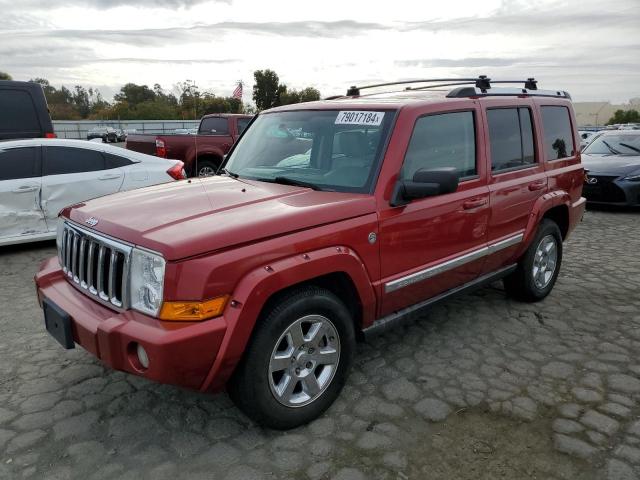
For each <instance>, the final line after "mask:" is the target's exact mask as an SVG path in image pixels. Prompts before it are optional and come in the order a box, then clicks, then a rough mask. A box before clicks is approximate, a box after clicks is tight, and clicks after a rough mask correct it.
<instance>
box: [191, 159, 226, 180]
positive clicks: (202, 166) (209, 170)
mask: <svg viewBox="0 0 640 480" xmlns="http://www.w3.org/2000/svg"><path fill="white" fill-rule="evenodd" d="M219 165H220V164H219V163H215V162H212V161H211V160H197V161H196V175H195V176H197V177H211V176H213V175H215V174H216V172H217V171H218V166H219Z"/></svg>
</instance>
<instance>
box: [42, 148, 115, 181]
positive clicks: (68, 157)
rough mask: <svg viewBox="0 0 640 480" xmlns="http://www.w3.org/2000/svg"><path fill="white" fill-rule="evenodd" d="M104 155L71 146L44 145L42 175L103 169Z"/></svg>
mask: <svg viewBox="0 0 640 480" xmlns="http://www.w3.org/2000/svg"><path fill="white" fill-rule="evenodd" d="M104 167H105V165H104V157H103V156H102V153H100V152H98V151H95V150H85V149H83V148H73V147H46V153H45V160H44V172H43V175H64V174H68V173H81V172H94V171H96V170H104Z"/></svg>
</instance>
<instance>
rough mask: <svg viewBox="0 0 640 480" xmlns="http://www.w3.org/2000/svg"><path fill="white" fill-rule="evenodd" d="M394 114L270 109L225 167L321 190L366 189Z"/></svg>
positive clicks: (244, 174) (234, 172) (233, 172)
mask: <svg viewBox="0 0 640 480" xmlns="http://www.w3.org/2000/svg"><path fill="white" fill-rule="evenodd" d="M393 116H394V112H392V111H367V110H358V111H353V110H349V111H345V110H342V111H340V110H298V111H291V112H275V113H266V114H263V115H260V116H259V117H258V118H257V119H256V120H255V121H254V122H253V124H252V125H251V126H250V127H249V129H248V130H247V131H246V132H245V134H244V135H243V137H242V139H241V140H240V142H239V143H238V145H236V147H235V149H234V150H233V153H232V154H231V155H230V157H229V161H228V162H227V164H226V171H227V172H228V173H229V174H231V175H238V176H240V177H241V178H249V179H254V180H262V181H266V182H275V183H283V184H293V185H301V186H308V187H311V188H315V189H317V190H325V191H340V192H358V193H368V192H369V191H370V189H371V185H372V184H373V182H374V180H375V176H376V174H377V171H378V168H377V167H378V164H379V162H380V158H381V156H382V153H383V152H382V150H383V148H384V145H385V143H386V138H387V136H388V134H389V130H390V125H391V122H392V120H393Z"/></svg>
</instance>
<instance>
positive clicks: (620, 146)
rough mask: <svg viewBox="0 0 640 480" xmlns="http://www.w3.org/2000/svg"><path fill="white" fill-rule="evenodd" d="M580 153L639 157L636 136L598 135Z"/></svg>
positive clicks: (639, 135) (639, 151) (638, 137)
mask: <svg viewBox="0 0 640 480" xmlns="http://www.w3.org/2000/svg"><path fill="white" fill-rule="evenodd" d="M582 153H589V154H592V155H640V133H639V134H638V135H600V136H598V137H596V139H595V140H594V141H593V142H591V143H590V144H589V145H588V146H587V147H586V148H585V149H584V150H583V151H582Z"/></svg>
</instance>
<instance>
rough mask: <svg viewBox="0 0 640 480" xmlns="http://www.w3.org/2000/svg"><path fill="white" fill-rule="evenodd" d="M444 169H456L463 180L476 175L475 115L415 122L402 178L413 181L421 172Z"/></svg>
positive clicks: (443, 115) (451, 115)
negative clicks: (417, 173) (423, 170)
mask: <svg viewBox="0 0 640 480" xmlns="http://www.w3.org/2000/svg"><path fill="white" fill-rule="evenodd" d="M442 167H455V168H456V169H457V170H458V174H459V175H460V177H461V178H465V177H472V176H474V175H477V173H478V171H477V169H476V134H475V125H474V121H473V112H452V113H441V114H438V115H427V116H424V117H421V118H419V119H418V120H417V121H416V124H415V127H414V129H413V133H412V134H411V140H410V141H409V147H408V148H407V153H406V155H405V158H404V165H403V166H402V172H401V178H402V179H403V180H411V179H412V178H413V175H414V174H415V173H416V172H417V171H418V170H421V169H427V170H431V169H436V168H442Z"/></svg>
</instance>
